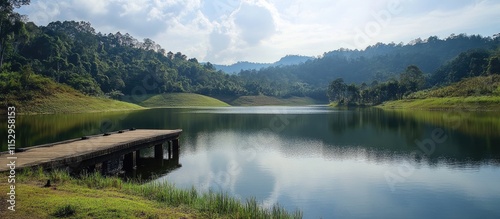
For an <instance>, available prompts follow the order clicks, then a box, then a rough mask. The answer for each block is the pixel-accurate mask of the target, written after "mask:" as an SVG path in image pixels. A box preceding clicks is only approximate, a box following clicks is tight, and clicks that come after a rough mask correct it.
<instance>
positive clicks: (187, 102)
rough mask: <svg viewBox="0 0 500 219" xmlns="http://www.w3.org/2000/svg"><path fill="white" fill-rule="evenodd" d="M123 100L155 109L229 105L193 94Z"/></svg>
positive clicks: (147, 96)
mask: <svg viewBox="0 0 500 219" xmlns="http://www.w3.org/2000/svg"><path fill="white" fill-rule="evenodd" d="M124 99H125V100H127V101H129V102H132V103H136V104H138V105H141V106H144V107H149V108H155V107H189V106H194V107H219V106H220V107H222V106H229V104H227V103H225V102H222V101H220V100H218V99H215V98H212V97H208V96H204V95H200V94H193V93H168V94H157V95H144V96H142V97H137V99H139V100H136V99H135V98H133V97H131V96H126V97H125V98H124Z"/></svg>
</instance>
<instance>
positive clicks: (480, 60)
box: [327, 49, 500, 105]
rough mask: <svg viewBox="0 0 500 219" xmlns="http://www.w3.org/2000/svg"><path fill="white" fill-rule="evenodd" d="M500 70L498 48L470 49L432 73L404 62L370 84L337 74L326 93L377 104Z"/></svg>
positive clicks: (343, 101) (341, 99) (343, 102)
mask: <svg viewBox="0 0 500 219" xmlns="http://www.w3.org/2000/svg"><path fill="white" fill-rule="evenodd" d="M498 74H500V49H497V50H471V51H467V52H464V53H461V54H460V55H459V56H458V57H457V58H455V59H453V60H452V61H450V62H448V63H447V64H445V65H443V66H441V67H440V68H439V69H438V70H437V71H436V72H435V73H433V74H424V73H423V72H422V71H421V70H420V68H419V67H417V66H416V65H410V66H408V67H407V68H406V69H405V71H404V72H402V73H401V74H399V78H397V79H396V78H392V79H390V80H388V81H386V82H382V83H379V82H378V81H376V80H375V81H373V82H372V83H371V84H369V85H368V84H366V83H362V84H360V85H358V84H355V83H351V84H347V83H345V82H344V79H342V78H337V79H335V80H333V81H331V82H330V84H329V86H328V90H327V95H328V98H329V100H330V101H332V102H336V103H337V104H339V105H377V104H380V103H382V102H384V101H388V100H400V99H403V98H404V97H407V96H409V95H410V94H412V93H414V92H416V91H420V90H423V89H432V88H436V87H441V86H444V85H449V84H451V83H454V82H458V81H461V80H463V79H465V78H472V77H477V76H489V75H498Z"/></svg>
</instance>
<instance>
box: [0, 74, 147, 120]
mask: <svg viewBox="0 0 500 219" xmlns="http://www.w3.org/2000/svg"><path fill="white" fill-rule="evenodd" d="M14 81H15V80H14ZM2 90H5V91H6V93H4V94H3V95H2V96H0V105H1V106H2V107H1V108H0V111H5V110H6V108H7V106H15V107H16V112H17V113H23V114H53V113H84V112H108V111H118V110H137V109H144V108H143V107H141V106H138V105H136V104H131V103H126V102H121V101H117V100H112V99H108V98H99V97H93V96H87V95H84V94H82V93H80V92H79V91H77V90H75V89H73V88H71V87H69V86H67V85H63V84H59V83H56V82H54V81H52V80H50V79H48V78H45V77H42V76H39V75H33V76H32V77H31V79H30V82H29V83H27V84H26V85H25V86H24V89H21V86H10V87H9V86H7V85H5V84H4V85H2ZM2 113H3V112H2Z"/></svg>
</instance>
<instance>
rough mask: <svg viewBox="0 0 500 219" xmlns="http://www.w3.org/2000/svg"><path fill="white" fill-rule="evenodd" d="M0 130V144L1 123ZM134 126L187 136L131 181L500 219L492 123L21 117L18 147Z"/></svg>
mask: <svg viewBox="0 0 500 219" xmlns="http://www.w3.org/2000/svg"><path fill="white" fill-rule="evenodd" d="M0 125H1V128H0V132H1V133H6V123H5V119H2V122H1V123H0ZM131 127H135V128H138V129H139V128H140V129H146V128H147V129H177V128H181V129H183V130H184V131H183V133H182V135H181V139H180V146H181V150H180V153H181V154H180V165H178V166H177V165H174V166H172V165H164V166H163V167H161V166H154V167H151V165H150V166H148V167H138V169H137V170H136V172H134V173H133V174H135V175H140V176H142V177H144V178H149V177H150V176H151V175H157V177H156V178H154V179H152V180H158V181H163V180H166V181H169V182H172V183H175V184H176V185H177V186H178V187H182V188H190V187H192V186H195V187H196V188H198V189H199V190H201V191H208V190H209V189H212V190H222V191H226V192H228V193H229V194H232V195H234V196H236V197H239V198H241V199H243V200H244V199H246V198H249V197H256V198H257V200H259V201H260V202H262V204H263V205H264V206H271V205H272V204H274V203H276V202H278V203H280V205H282V206H284V207H285V208H287V209H289V210H294V209H296V208H298V209H300V210H302V211H303V212H304V218H320V217H322V218H498V217H500V208H499V207H498V206H499V205H500V186H499V182H500V113H498V112H465V111H458V112H424V111H383V110H380V109H373V108H367V109H345V110H340V109H333V108H329V107H326V106H304V107H228V108H173V109H149V110H142V111H131V112H113V113H88V114H71V115H33V116H29V115H26V116H19V117H18V118H17V124H16V131H17V133H16V134H17V135H16V137H17V145H18V146H21V145H22V146H32V145H38V144H43V143H49V142H55V141H60V140H65V139H71V138H79V137H81V136H84V135H91V134H98V133H103V132H109V131H117V130H120V129H126V128H131ZM2 135H3V134H2ZM4 139H5V138H4ZM1 147H2V151H4V150H6V148H7V146H6V142H2V145H1ZM151 153H152V151H148V150H144V151H141V156H144V157H147V156H149V154H151ZM129 174H132V173H129Z"/></svg>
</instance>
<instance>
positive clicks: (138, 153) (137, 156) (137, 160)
mask: <svg viewBox="0 0 500 219" xmlns="http://www.w3.org/2000/svg"><path fill="white" fill-rule="evenodd" d="M134 153H135V166H136V167H138V166H139V165H141V150H137V151H135V152H134Z"/></svg>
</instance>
